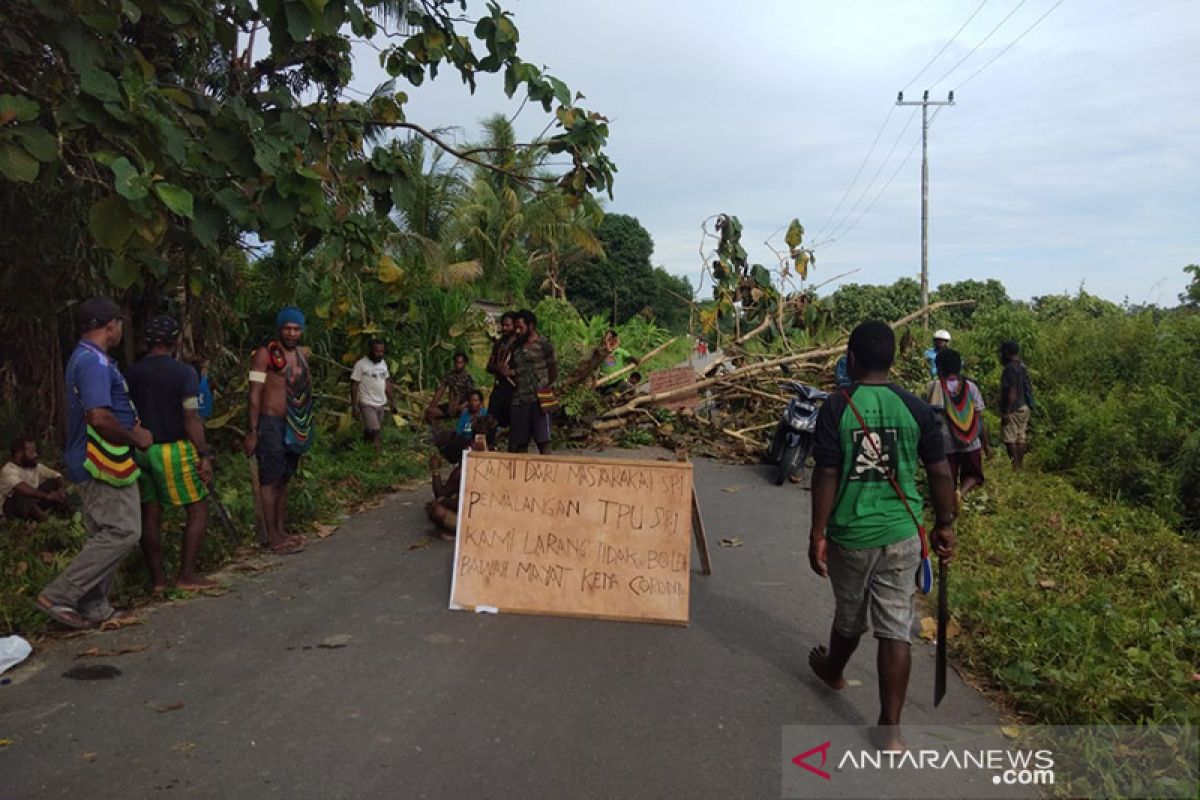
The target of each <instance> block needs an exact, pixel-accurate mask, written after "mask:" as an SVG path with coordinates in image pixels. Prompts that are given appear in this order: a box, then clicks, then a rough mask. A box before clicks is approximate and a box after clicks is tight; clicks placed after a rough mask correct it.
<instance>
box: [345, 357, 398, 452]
mask: <svg viewBox="0 0 1200 800" xmlns="http://www.w3.org/2000/svg"><path fill="white" fill-rule="evenodd" d="M384 350H385V345H384V343H383V339H372V340H371V341H370V342H369V343H368V344H367V354H366V355H365V356H363V357H362V358H360V359H359V360H358V361H357V362H355V364H354V371H353V372H351V373H350V411H351V413H353V414H354V415H356V416H357V417H358V418H359V419H361V420H362V424H363V439H364V440H365V441H367V442H370V443H371V444H373V445H375V449H376V450H378V449H379V448H380V447H382V446H383V412H384V411H385V410H386V409H387V407H388V406H390V405H392V403H393V402H394V400H393V395H392V384H391V382H390V381H389V380H388V378H389V377H391V375H390V373H389V372H388V365H387V361H385V360H384V358H383V356H384Z"/></svg>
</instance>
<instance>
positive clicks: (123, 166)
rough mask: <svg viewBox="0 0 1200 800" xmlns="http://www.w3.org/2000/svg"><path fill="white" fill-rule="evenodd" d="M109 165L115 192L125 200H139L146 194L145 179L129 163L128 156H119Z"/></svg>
mask: <svg viewBox="0 0 1200 800" xmlns="http://www.w3.org/2000/svg"><path fill="white" fill-rule="evenodd" d="M110 166H111V168H112V171H113V179H114V182H113V185H114V188H115V189H116V190H117V194H119V195H121V196H122V197H124V198H125V199H126V200H141V199H142V198H143V197H145V196H146V194H147V191H146V179H145V178H144V177H142V174H141V173H140V172H138V170H137V167H135V166H134V165H133V164H131V163H129V159H128V158H126V157H125V156H121V157H120V158H118V159H117V160H116V161H114V162H112V164H111V165H110Z"/></svg>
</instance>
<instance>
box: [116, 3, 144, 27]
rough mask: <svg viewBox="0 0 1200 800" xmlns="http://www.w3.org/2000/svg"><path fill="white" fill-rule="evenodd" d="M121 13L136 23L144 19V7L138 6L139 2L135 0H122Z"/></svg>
mask: <svg viewBox="0 0 1200 800" xmlns="http://www.w3.org/2000/svg"><path fill="white" fill-rule="evenodd" d="M121 13H123V14H124V15H125V16H126V17H128V18H129V21H130V22H132V23H134V24H135V25H136V24H137V23H138V22H140V21H141V19H142V9H140V8H138V5H137V3H134V2H133V0H121Z"/></svg>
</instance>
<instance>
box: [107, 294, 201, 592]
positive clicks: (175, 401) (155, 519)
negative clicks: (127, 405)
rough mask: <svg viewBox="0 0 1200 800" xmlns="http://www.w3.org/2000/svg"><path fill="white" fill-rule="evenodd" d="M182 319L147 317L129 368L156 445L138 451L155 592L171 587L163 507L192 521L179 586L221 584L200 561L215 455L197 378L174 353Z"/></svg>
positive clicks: (146, 552) (132, 390) (145, 551)
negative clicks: (139, 350)
mask: <svg viewBox="0 0 1200 800" xmlns="http://www.w3.org/2000/svg"><path fill="white" fill-rule="evenodd" d="M178 340H179V323H177V322H176V321H175V320H174V319H173V318H171V317H167V316H160V317H154V318H152V319H151V320H150V321H149V322H147V323H146V344H147V345H149V346H150V352H148V353H147V354H146V356H145V357H144V358H143V359H142V360H141V361H139V362H138V363H136V364H134V365H133V366H132V367H130V368H129V374H128V376H127V377H128V380H129V394H130V396H131V397H132V398H133V402H134V405H136V406H137V408H138V410H139V411H140V412H141V415H142V423H143V424H144V425H145V426H146V428H147V429H148V430H149V431H150V434H151V435H152V436H153V437H154V444H152V445H151V446H150V447H149V448H147V449H146V450H145V451H144V452H140V453H138V455H137V462H138V466H139V467H141V470H142V475H141V477H140V478H139V479H138V489H139V490H140V492H141V495H142V540H141V541H142V555H143V556H145V558H146V566H147V567H148V568H149V570H150V576H151V578H152V580H153V583H152V586H151V592H152V593H154V594H161V593H163V592H164V591H166V588H167V575H166V572H165V571H164V570H163V548H162V516H163V506H164V505H169V506H183V509H184V514H185V515H186V517H187V522H186V524H185V527H184V533H183V554H182V557H181V558H180V565H179V578H178V579H177V580H176V584H175V585H176V586H177V587H178V588H180V589H183V590H185V591H202V590H204V589H211V588H213V587H215V586H217V583H216V582H215V581H211V580H209V579H208V578H204V577H201V575H200V574H199V573H198V572H197V571H196V561H197V560H198V559H199V557H200V549H201V548H202V547H203V546H204V535H205V534H206V533H207V532H208V503H207V502H206V498H207V497H208V488H207V487H209V486H211V485H212V476H213V466H212V457H211V456H210V455H209V452H208V443H207V442H206V441H205V438H204V420H203V419H201V418H200V397H199V394H200V389H199V383H200V380H199V376H198V375H197V374H196V370H195V369H194V368H192V367H191V366H189V365H187V364H184V363H182V362H180V361H177V360H176V359H175V356H174V355H173V353H174V351H175V344H176V342H177V341H178Z"/></svg>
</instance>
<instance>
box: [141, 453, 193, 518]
mask: <svg viewBox="0 0 1200 800" xmlns="http://www.w3.org/2000/svg"><path fill="white" fill-rule="evenodd" d="M199 460H200V458H199V456H198V455H197V453H196V447H195V445H193V444H192V443H191V442H189V441H186V440H184V441H179V442H163V443H161V444H153V445H151V446H150V449H149V450H145V451H138V453H137V462H138V465H139V466H140V467H141V468H142V474H141V477H140V478H138V489H139V490H140V491H141V495H142V502H143V503H159V504H162V505H171V506H186V505H191V504H192V503H198V502H200V501H201V500H203V499H204V498H205V497H207V496H208V490H207V489H205V488H204V484H203V483H201V482H200V474H199V473H198V472H197V471H196V463H197V462H198V461H199Z"/></svg>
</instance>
